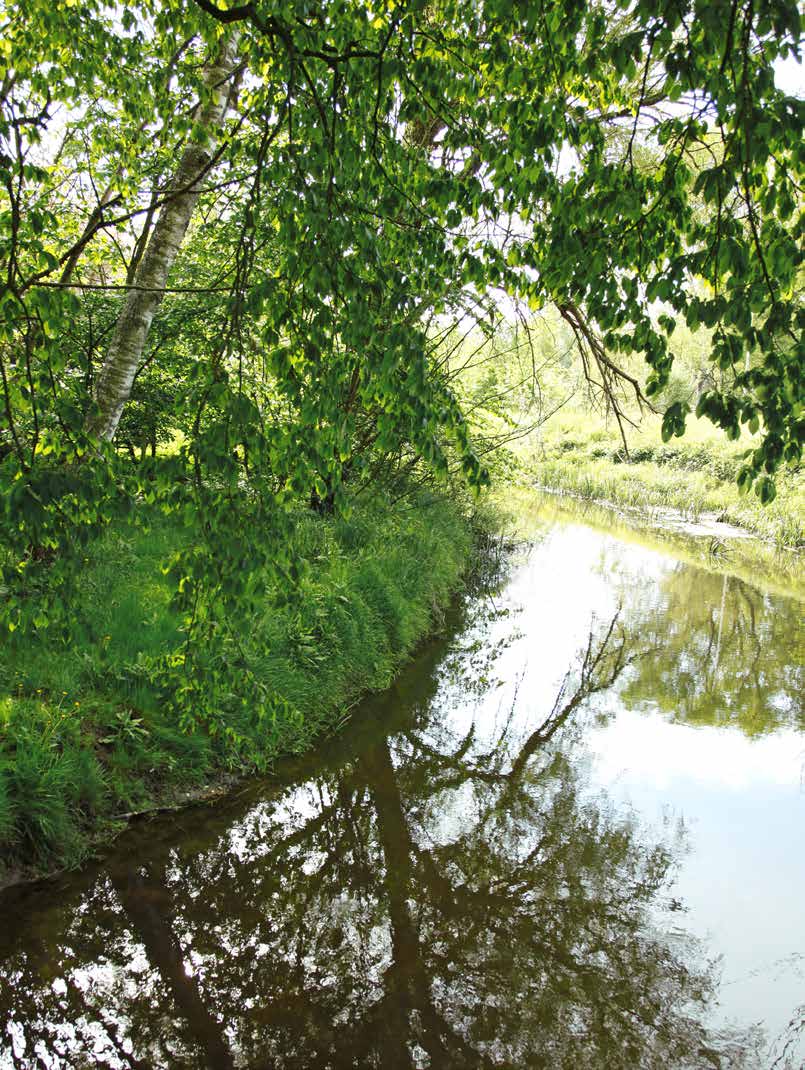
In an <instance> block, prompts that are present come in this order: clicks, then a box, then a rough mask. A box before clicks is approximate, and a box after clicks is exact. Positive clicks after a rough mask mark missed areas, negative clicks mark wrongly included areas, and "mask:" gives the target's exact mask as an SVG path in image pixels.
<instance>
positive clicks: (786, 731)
mask: <svg viewBox="0 0 805 1070" xmlns="http://www.w3.org/2000/svg"><path fill="white" fill-rule="evenodd" d="M545 510H546V507H545V505H544V503H543V504H542V506H541V514H540V515H541V516H543V517H545V518H546V519H543V520H537V521H535V522H534V523H533V525H532V530H533V545H532V546H531V547H530V549H529V550H528V551H527V552H525V553H521V554H519V555H518V556H517V558H516V560H515V561H514V562H513V563H512V565H511V569H510V574H509V576H508V578H507V580H506V582H505V584H504V585H503V588H502V589H501V590H500V591H499V592H494V593H488V592H487V593H486V594H484V595H481V596H477V597H474V598H468V599H467V600H466V604H465V605H463V606H462V607H460V608H458V609H457V610H456V612H455V614H454V615H453V619H452V620H451V621H450V622H449V629H448V630H449V632H450V634H449V635H448V636H447V637H446V638H443V639H441V640H439V641H436V642H432V643H430V644H428V645H427V646H426V647H425V648H423V650H422V651H421V652H420V654H419V656H418V657H417V659H416V660H415V662H413V663H412V665H411V666H410V667H409V668H408V669H407V670H406V671H405V672H404V673H403V674H402V676H401V677H400V679H399V680H398V681H397V683H396V685H395V686H394V687H393V688H391V689H390V690H389V691H387V692H385V693H383V694H382V695H378V696H374V697H373V698H372V699H371V700H369V701H368V702H366V703H364V704H363V706H362V707H361V708H360V709H359V710H358V711H356V712H355V714H354V716H353V719H352V722H351V723H350V725H349V726H348V727H347V729H346V731H345V732H344V733H343V734H342V735H341V736H340V737H339V738H338V739H337V740H334V741H332V742H329V743H328V744H326V746H324V747H323V748H322V751H321V753H319V754H317V755H315V756H312V757H310V758H309V759H307V760H305V761H304V762H300V763H297V764H295V765H293V766H290V765H289V766H287V767H285V768H284V769H283V770H282V771H281V775H280V776H278V777H277V778H275V779H274V780H272V781H262V782H258V783H253V784H251V785H250V786H249V787H248V788H247V789H246V790H244V791H242V792H241V793H240V794H239V795H237V796H235V797H232V798H230V799H228V800H227V801H226V802H224V803H223V804H218V805H216V806H214V807H209V808H196V809H193V810H188V811H186V812H184V813H183V814H181V815H179V816H178V817H176V816H173V817H170V818H166V819H159V820H155V821H152V822H149V823H146V824H142V825H140V826H139V827H137V828H134V829H132V830H131V831H130V832H129V833H127V834H126V835H125V836H124V837H123V838H121V840H120V841H119V842H118V844H117V846H116V847H115V849H114V851H113V852H112V853H111V854H110V856H109V857H108V858H107V859H106V860H105V862H104V863H103V864H99V865H96V866H92V867H89V868H88V869H86V870H85V871H83V872H82V873H80V874H77V875H72V876H68V877H64V878H60V879H58V880H57V881H55V882H51V883H46V884H42V885H39V886H37V887H28V888H18V889H14V890H10V891H8V892H6V893H5V894H4V895H3V896H0V1067H2V1068H3V1070H5V1068H6V1067H26V1068H27V1067H71V1068H72V1067H76V1068H77V1067H95V1066H101V1067H134V1068H144V1067H166V1068H167V1067H170V1068H173V1067H180V1068H184V1067H214V1068H219V1067H220V1068H224V1067H254V1068H258V1067H259V1068H268V1067H277V1068H282V1070H286V1068H287V1070H290V1068H299V1070H303V1068H305V1070H308V1068H319V1067H321V1068H324V1067H331V1068H341V1067H343V1068H347V1067H349V1068H352V1067H359V1068H362V1067H383V1068H384V1070H385V1068H388V1070H397V1068H400V1070H402V1068H412V1067H432V1068H435V1070H439V1068H454V1067H455V1068H465V1067H479V1068H486V1067H489V1068H491V1067H494V1068H511V1070H516V1068H521V1067H545V1068H565V1067H566V1068H568V1070H570V1068H573V1070H575V1068H586V1067H589V1068H607V1070H609V1068H621V1067H622V1068H624V1070H633V1068H639V1067H658V1068H659V1067H661V1068H663V1070H669V1068H670V1070H672V1068H676V1067H697V1068H699V1067H725V1068H726V1067H738V1066H746V1067H752V1068H755V1067H758V1068H768V1070H771V1067H772V1066H773V1065H774V1066H775V1067H777V1068H780V1067H800V1066H802V1065H803V1053H804V1052H805V1048H803V1032H802V1030H801V1026H802V1020H803V1017H804V1016H805V1008H804V1007H803V1005H804V1004H805V917H804V916H803V913H804V911H803V903H805V849H804V848H805V842H804V841H805V790H804V789H803V767H804V766H805V717H803V713H802V709H801V706H799V705H798V701H799V700H800V698H801V695H802V691H803V686H802V685H803V675H804V674H803V668H802V652H803V625H802V620H803V618H802V605H803V603H802V602H801V601H800V600H799V598H798V597H796V596H795V595H794V594H793V593H790V594H786V593H785V587H786V586H788V587H789V588H790V587H791V583H790V581H787V583H786V584H784V585H783V587H782V589H781V588H779V587H778V589H777V593H772V591H773V590H774V584H773V583H771V581H769V580H768V579H767V580H764V581H763V582H753V581H752V577H751V569H750V574H749V575H748V577H747V566H744V567H742V568H738V567H737V566H736V559H735V558H734V557H733V556H732V555H731V553H730V551H729V548H727V552H726V555H724V554H723V552H721V551H719V556H718V557H715V556H713V554H712V553H710V554H708V552H707V547H706V544H702V543H701V542H696V541H695V540H687V541H684V542H680V541H678V540H677V541H676V542H674V543H669V541H668V540H667V539H665V538H663V539H660V538H659V537H655V536H651V535H645V534H643V535H637V534H635V533H634V532H633V531H622V530H619V531H614V532H613V530H611V529H610V530H607V529H606V527H605V526H604V522H602V520H601V519H600V517H594V518H592V520H591V518H590V517H589V516H587V517H585V518H579V517H577V516H574V515H573V513H572V512H568V511H567V510H565V509H563V510H560V511H559V512H556V511H554V513H553V515H551V516H550V517H549V518H548V514H547V513H546V511H545ZM766 575H769V572H768V569H767V570H766ZM798 1027H800V1028H798Z"/></svg>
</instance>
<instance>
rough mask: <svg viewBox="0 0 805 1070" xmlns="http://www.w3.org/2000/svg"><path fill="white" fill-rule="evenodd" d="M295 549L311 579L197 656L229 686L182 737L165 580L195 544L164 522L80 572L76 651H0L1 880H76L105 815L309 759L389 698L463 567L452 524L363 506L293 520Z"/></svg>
mask: <svg viewBox="0 0 805 1070" xmlns="http://www.w3.org/2000/svg"><path fill="white" fill-rule="evenodd" d="M291 538H292V539H293V549H294V551H295V552H298V553H299V554H300V555H304V556H305V557H307V558H308V559H309V560H310V561H311V570H310V572H309V573H308V574H307V575H306V577H305V579H304V581H303V589H302V591H301V594H300V596H299V597H298V598H297V599H294V600H292V601H289V600H288V599H287V597H286V595H285V594H284V593H283V589H282V587H281V586H277V585H271V584H270V583H269V584H266V593H265V595H264V598H263V600H262V601H261V603H260V605H259V609H258V612H257V613H256V614H255V616H254V617H253V619H252V620H251V621H250V622H249V626H248V627H247V628H241V634H240V642H239V644H238V646H237V647H233V645H232V644H231V642H229V641H228V640H227V638H226V637H221V639H220V641H218V642H216V643H213V644H211V645H210V647H209V648H208V649H206V650H205V651H204V652H202V654H201V655H200V656H199V658H198V660H197V661H196V662H195V669H196V672H197V673H199V674H200V673H206V674H207V675H212V674H214V673H216V672H220V673H221V677H220V681H221V682H220V686H219V688H218V689H217V690H216V691H215V697H216V700H217V701H216V704H215V705H214V706H213V705H212V703H210V701H209V694H210V693H211V692H203V694H202V695H201V697H200V701H201V702H203V706H202V708H201V709H199V710H198V711H197V713H196V717H195V719H194V721H193V723H192V725H190V726H189V727H192V728H194V730H193V731H191V732H186V731H183V730H182V727H181V714H182V711H183V709H184V706H183V704H182V696H181V695H180V694H179V695H177V693H176V689H175V685H174V677H173V676H172V675H171V676H169V678H168V679H167V680H166V678H165V671H164V665H165V662H166V660H169V659H170V657H171V652H172V651H174V650H175V649H176V648H177V646H178V644H179V643H180V641H181V638H182V633H181V629H182V617H181V614H180V613H178V612H177V611H176V609H175V608H174V607H172V604H171V587H170V583H169V581H168V580H167V577H166V576H165V575H164V574H163V573H162V571H161V570H160V568H159V563H160V561H161V560H164V559H165V558H166V557H167V556H168V555H169V553H170V551H171V549H175V548H176V546H177V543H178V542H179V541H180V540H188V541H192V540H193V532H192V531H191V532H180V531H178V530H177V529H176V527H175V526H174V525H173V524H172V523H169V522H166V521H164V520H162V519H160V518H159V517H158V516H156V517H154V518H153V523H152V525H151V528H150V530H149V531H147V532H144V531H142V529H141V528H139V527H135V526H132V525H131V524H125V523H122V522H119V523H118V524H116V525H114V526H113V527H112V528H111V529H110V530H109V531H108V532H107V533H106V534H105V535H104V537H103V538H102V539H101V540H99V541H98V542H97V543H95V544H93V545H92V546H91V547H90V548H89V549H88V552H87V556H86V557H85V559H84V568H83V576H84V582H83V584H82V587H81V591H80V595H79V597H78V598H77V600H76V602H75V603H74V604H73V607H72V611H73V615H74V618H75V620H74V625H73V636H74V640H73V643H72V645H71V646H70V647H69V648H66V647H65V646H64V645H63V644H62V643H60V641H59V640H58V638H57V637H56V636H54V634H53V633H52V632H51V631H49V630H44V631H40V632H39V633H37V634H36V635H34V636H21V635H19V633H14V635H12V636H11V638H10V640H9V641H8V642H7V643H5V644H4V646H3V648H2V650H0V676H1V677H2V679H3V680H4V681H5V683H6V691H5V694H4V695H2V696H0V844H2V848H0V857H2V858H3V860H4V862H5V863H10V862H11V861H17V862H19V861H23V862H26V863H32V862H33V863H36V864H39V865H42V864H49V865H52V864H53V863H54V862H56V861H67V862H75V861H76V860H77V859H78V858H80V857H82V856H83V855H84V854H85V853H86V851H87V848H88V846H89V844H90V843H91V841H92V838H93V836H95V835H96V834H97V833H98V831H99V829H102V828H103V827H104V824H105V823H106V822H108V820H109V818H110V816H112V815H114V814H118V813H121V812H122V811H129V810H134V809H139V808H141V807H150V806H153V805H155V804H156V803H157V802H159V801H160V800H162V801H170V800H171V799H172V798H174V797H175V796H176V794H177V792H178V791H180V790H184V789H187V788H188V787H192V786H193V785H194V784H195V785H198V784H199V782H203V781H204V780H205V779H209V777H210V776H214V775H217V774H220V773H221V772H222V771H224V770H226V769H232V768H235V769H238V770H243V769H254V768H258V769H265V768H266V767H267V766H269V765H270V764H271V763H272V762H273V761H274V760H275V759H276V758H277V757H278V756H280V755H282V754H287V753H289V752H298V751H300V750H302V749H304V748H305V747H307V746H309V745H310V744H311V742H312V741H313V740H314V739H315V738H317V737H319V736H320V735H321V734H322V733H325V732H328V731H330V730H331V729H332V728H333V727H334V726H335V725H337V724H338V723H340V722H341V721H342V720H343V718H344V717H345V716H346V714H347V712H348V709H349V706H350V704H351V703H352V702H353V701H354V700H355V699H356V697H357V696H358V695H359V694H360V693H361V692H363V691H365V690H367V689H373V688H381V687H384V686H386V685H387V684H388V683H389V682H390V680H391V677H392V675H393V672H394V670H395V669H396V668H397V667H398V666H399V665H400V663H401V662H402V661H403V660H404V659H405V657H406V656H407V655H408V654H409V653H410V652H411V650H412V649H413V647H414V645H415V644H416V643H417V642H418V641H419V640H420V639H421V638H422V636H423V635H424V634H425V633H426V632H427V630H428V628H429V627H430V625H431V621H432V618H433V615H434V614H438V613H439V612H440V609H441V607H443V606H444V605H445V604H446V602H447V601H448V600H449V598H450V596H451V594H452V592H453V591H454V590H455V589H456V586H457V585H458V583H459V580H460V574H461V571H462V569H463V566H464V562H465V560H466V556H467V553H468V530H467V525H466V523H465V521H464V520H463V519H462V517H461V516H460V514H459V513H458V511H457V510H456V508H455V507H454V506H452V505H450V504H448V503H447V502H446V501H445V500H444V499H443V498H435V497H433V496H432V495H426V494H423V495H421V496H419V497H416V498H414V499H413V500H412V501H411V500H409V501H408V502H406V503H399V504H398V505H397V506H396V507H391V506H389V505H388V504H387V503H384V502H383V501H377V502H375V503H371V504H370V503H365V504H363V505H362V506H360V508H356V509H355V510H354V512H353V514H352V517H351V518H350V519H349V520H344V519H341V520H336V519H334V518H322V517H319V516H317V515H316V514H314V513H311V512H305V511H300V512H298V513H297V514H296V516H295V518H294V523H293V525H292V528H291ZM424 560H426V561H427V562H428V568H427V569H423V568H422V561H424ZM242 623H243V622H242V621H241V624H242ZM224 667H226V672H225V673H224V671H223V670H224ZM188 686H189V685H188Z"/></svg>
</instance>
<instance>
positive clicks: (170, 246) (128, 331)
mask: <svg viewBox="0 0 805 1070" xmlns="http://www.w3.org/2000/svg"><path fill="white" fill-rule="evenodd" d="M237 45H238V34H237V33H234V32H233V33H231V34H229V36H227V37H226V38H225V39H224V40H223V41H222V43H221V46H220V49H219V51H218V53H217V55H216V57H215V58H214V59H213V60H210V61H209V62H208V63H207V65H206V67H205V68H204V74H203V78H204V84H205V85H206V86H207V88H208V89H209V90H210V91H211V97H210V99H209V100H208V101H207V102H206V103H205V104H204V105H203V106H201V107H200V114H199V115H198V126H199V128H200V131H201V139H200V140H196V141H193V142H191V143H190V144H189V145H188V146H187V148H186V149H185V150H184V152H183V153H182V157H181V159H180V161H179V165H178V167H177V168H176V172H175V174H174V175H173V179H172V182H171V189H172V191H174V192H173V193H172V194H171V195H170V196H169V199H168V200H167V201H166V203H165V204H164V205H163V206H162V210H161V211H160V213H159V219H158V220H157V223H156V226H155V227H154V230H153V233H152V235H151V239H150V241H149V242H148V248H147V249H146V251H145V254H144V256H143V258H142V260H141V261H140V264H139V267H138V269H137V273H136V276H135V278H134V282H133V286H134V288H133V289H132V290H130V291H129V293H128V295H127V296H126V300H125V303H124V305H123V308H122V309H121V312H120V315H119V317H118V320H117V324H116V326H115V330H114V334H113V335H112V340H111V342H110V343H109V349H108V350H107V352H106V359H105V360H104V363H103V367H102V368H101V371H100V373H99V375H98V378H97V380H96V383H95V402H96V408H95V411H94V412H93V413H92V414H91V415H90V417H89V418H88V420H87V430H88V431H89V433H90V434H92V435H94V436H96V437H97V438H101V439H106V440H107V441H110V440H111V439H112V438H114V434H115V431H116V430H117V425H118V422H119V421H120V415H121V413H122V412H123V406H124V405H125V404H126V402H127V401H128V398H129V395H130V394H131V386H132V383H133V382H134V376H135V374H136V372H137V367H138V365H139V363H140V359H141V357H142V354H143V350H144V349H145V344H146V342H147V340H148V333H149V331H150V329H151V321H152V320H153V318H154V313H155V312H156V310H157V308H159V305H160V303H161V302H162V298H163V296H164V289H165V285H166V283H167V281H168V275H169V273H170V270H171V268H172V267H173V263H174V261H175V259H176V255H177V253H178V252H179V249H180V247H181V244H182V242H183V241H184V237H185V234H186V233H187V228H188V225H189V223H190V217H191V215H192V214H193V209H194V208H195V206H196V203H197V202H198V199H199V196H200V189H199V187H198V185H196V183H197V182H198V181H199V180H200V179H201V177H202V176H203V174H204V173H205V171H206V169H207V167H208V166H209V164H210V160H211V159H212V153H213V151H214V150H213V146H214V141H215V137H216V135H217V134H218V132H219V130H220V127H221V124H222V122H223V119H224V116H225V115H226V109H227V104H228V101H229V94H230V87H231V78H232V75H233V72H234V69H235V66H236V63H237Z"/></svg>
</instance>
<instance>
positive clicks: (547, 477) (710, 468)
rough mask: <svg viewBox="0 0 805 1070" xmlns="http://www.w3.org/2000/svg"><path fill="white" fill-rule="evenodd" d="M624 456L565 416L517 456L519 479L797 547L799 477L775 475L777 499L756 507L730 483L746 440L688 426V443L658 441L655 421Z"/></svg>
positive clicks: (802, 533) (603, 433)
mask: <svg viewBox="0 0 805 1070" xmlns="http://www.w3.org/2000/svg"><path fill="white" fill-rule="evenodd" d="M629 438H630V448H629V454H628V456H627V454H626V452H625V451H624V449H623V444H622V442H621V441H620V438H619V437H618V435H617V433H616V432H615V431H614V430H613V429H612V428H607V427H605V426H604V425H603V424H601V423H600V422H599V421H597V420H595V419H591V418H589V417H585V416H584V415H583V414H579V413H576V414H572V415H568V416H566V417H564V418H563V419H561V420H557V421H556V422H555V423H554V422H549V424H548V425H547V426H546V428H545V429H544V430H543V432H542V433H541V434H540V435H539V436H536V437H534V438H532V439H531V440H530V441H529V442H528V444H527V445H526V446H525V447H524V448H523V449H522V450H521V452H520V460H521V463H522V466H523V470H524V472H525V473H526V474H527V476H528V477H529V478H530V479H532V480H534V481H536V482H537V483H538V484H539V485H541V486H544V487H549V488H551V489H554V490H560V491H563V492H565V493H570V494H574V495H577V496H578V497H580V498H584V499H586V500H590V501H599V502H609V503H611V504H614V505H619V506H625V507H628V508H635V509H639V510H641V511H642V512H645V513H649V514H651V513H652V512H654V513H657V512H659V511H661V510H663V509H674V510H677V511H678V512H680V513H681V514H682V516H683V517H685V518H687V519H690V520H698V519H699V518H700V517H701V516H702V515H703V514H714V515H715V516H716V517H717V518H718V519H720V520H723V521H726V522H727V523H731V524H735V525H737V526H739V527H742V528H745V529H746V530H747V531H750V532H753V533H754V534H756V535H758V536H759V537H760V538H762V539H765V540H768V541H769V542H772V543H774V544H775V545H777V546H780V547H788V548H793V549H799V548H801V547H803V546H805V475H803V473H802V472H801V471H800V470H799V469H794V468H790V467H788V468H783V469H782V470H780V471H779V472H778V473H777V474H776V477H775V478H776V482H777V498H776V499H775V501H773V502H772V503H771V504H769V505H766V506H763V505H761V503H760V502H759V500H758V499H757V498H756V497H755V496H754V495H753V494H748V495H745V496H742V495H740V494H739V492H738V488H737V486H736V483H735V479H736V476H737V474H738V471H739V469H740V467H741V465H742V456H741V454H742V453H743V451H744V450H745V449H746V448H747V445H748V443H747V442H738V443H731V442H728V441H726V440H725V439H724V438H723V436H718V435H716V433H715V432H713V431H709V432H708V430H707V429H706V428H703V427H702V426H701V422H699V421H691V434H690V439H689V440H688V438H687V437H686V438H685V439H682V440H680V441H674V442H671V443H662V442H661V440H660V436H659V428H658V426H657V422H656V421H652V420H647V421H646V422H645V424H644V425H643V426H642V427H641V429H640V430H639V431H638V432H636V433H634V434H631V435H630V436H629Z"/></svg>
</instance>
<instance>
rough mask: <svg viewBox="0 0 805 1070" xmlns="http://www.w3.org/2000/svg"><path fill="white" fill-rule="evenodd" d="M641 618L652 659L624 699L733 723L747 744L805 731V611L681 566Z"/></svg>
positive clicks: (700, 720)
mask: <svg viewBox="0 0 805 1070" xmlns="http://www.w3.org/2000/svg"><path fill="white" fill-rule="evenodd" d="M656 591H657V594H658V595H659V597H658V598H657V599H656V601H655V604H654V606H653V607H652V609H651V610H649V611H648V612H644V613H643V614H642V615H641V632H642V635H643V637H644V638H645V639H647V640H648V641H649V642H650V643H651V644H652V646H653V647H654V651H655V653H654V656H653V657H651V658H645V659H643V660H642V661H641V663H640V668H639V671H638V672H637V673H636V674H634V675H633V676H632V678H631V679H630V681H629V683H628V685H627V686H626V687H625V688H624V689H623V690H622V692H621V697H622V698H623V700H624V701H625V702H626V704H627V705H628V706H630V707H631V706H635V707H637V706H639V705H640V704H641V703H644V702H649V703H651V704H652V705H653V706H655V707H656V708H658V709H659V710H661V711H662V712H663V713H665V714H668V715H669V716H671V717H673V718H674V719H676V720H679V721H688V722H690V723H692V724H700V725H714V724H723V723H725V722H730V723H734V724H735V725H737V726H738V727H740V728H741V729H743V731H745V732H746V733H747V734H748V735H750V736H755V735H759V734H762V733H767V732H773V731H774V730H775V729H777V728H779V727H782V726H784V725H788V726H792V727H796V728H799V729H803V728H805V711H803V708H802V706H801V696H802V694H803V693H805V659H803V653H805V650H804V649H803V635H804V634H805V633H804V632H803V617H802V606H801V604H800V603H798V602H796V601H794V600H793V599H791V600H788V599H774V600H773V599H772V598H771V597H770V596H769V595H766V594H764V593H763V592H761V591H760V590H758V589H757V588H756V587H753V586H751V585H750V584H749V583H747V582H746V581H745V580H742V579H739V578H736V577H730V576H728V575H727V574H726V573H724V574H719V573H717V572H708V571H706V570H705V569H702V568H692V567H690V566H687V565H680V564H675V565H674V566H673V567H670V568H668V570H667V571H666V572H665V574H664V575H663V576H662V579H661V580H660V583H659V585H658V586H657V588H656Z"/></svg>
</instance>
